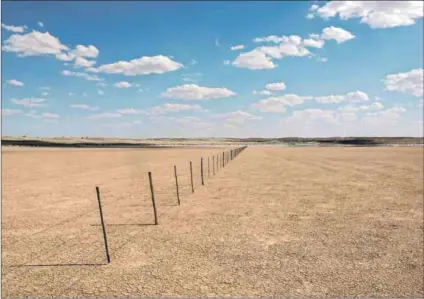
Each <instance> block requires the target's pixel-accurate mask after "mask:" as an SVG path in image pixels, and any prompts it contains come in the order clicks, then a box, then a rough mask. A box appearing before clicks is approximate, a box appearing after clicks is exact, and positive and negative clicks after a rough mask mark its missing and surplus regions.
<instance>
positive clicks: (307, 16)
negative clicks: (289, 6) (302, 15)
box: [306, 13, 315, 20]
mask: <svg viewBox="0 0 424 299" xmlns="http://www.w3.org/2000/svg"><path fill="white" fill-rule="evenodd" d="M314 17H315V15H314V14H313V13H308V14H307V15H306V18H307V19H308V20H311V19H313V18H314Z"/></svg>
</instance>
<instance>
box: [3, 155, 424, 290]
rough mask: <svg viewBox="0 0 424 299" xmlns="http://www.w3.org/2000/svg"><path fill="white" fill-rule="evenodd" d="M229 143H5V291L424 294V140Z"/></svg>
mask: <svg viewBox="0 0 424 299" xmlns="http://www.w3.org/2000/svg"><path fill="white" fill-rule="evenodd" d="M219 151H220V150H218V149H216V148H213V149H207V148H203V149H159V150H158V149H41V148H39V149H24V148H7V149H3V165H2V168H3V169H2V170H3V171H2V174H3V177H2V184H3V185H2V190H3V192H2V193H3V202H2V204H3V206H2V207H3V209H2V216H3V217H2V235H3V244H2V261H3V267H2V275H3V276H2V293H3V297H143V296H150V297H152V296H153V297H161V296H167V297H171V296H172V297H206V296H207V297H422V296H423V275H424V273H423V149H422V148H281V147H280V148H279V147H249V148H247V149H246V150H245V151H244V152H243V153H242V154H241V155H240V156H238V157H237V158H236V159H235V160H233V161H232V162H231V163H230V164H229V165H228V166H226V167H225V168H223V169H220V171H219V172H218V173H217V175H215V176H212V177H211V178H210V179H208V178H207V175H206V178H205V181H206V182H205V186H200V176H199V160H200V156H201V155H203V157H204V158H206V159H205V165H206V167H205V168H206V170H207V162H206V161H207V157H208V156H210V157H211V156H212V154H216V153H218V152H219ZM190 159H192V161H193V162H194V173H195V176H194V179H195V188H196V190H195V193H194V194H193V195H192V194H191V190H190V187H189V172H188V169H189V166H188V161H189V160H190ZM174 164H175V165H177V167H178V172H179V180H180V185H181V189H180V191H181V206H176V195H175V188H174V185H173V184H174V178H173V165H174ZM149 170H151V171H152V172H153V180H154V184H155V188H156V196H157V201H158V212H159V225H158V226H153V225H148V224H150V223H152V220H153V219H152V213H151V206H150V193H149V192H150V191H149V189H148V180H147V171H149ZM96 184H97V185H99V186H100V190H101V194H102V200H103V206H104V214H105V219H106V223H107V231H108V239H109V246H110V252H111V259H112V262H111V264H109V265H104V262H105V256H104V249H103V239H102V234H101V228H100V226H99V214H98V209H97V201H96V197H95V189H94V187H95V185H96Z"/></svg>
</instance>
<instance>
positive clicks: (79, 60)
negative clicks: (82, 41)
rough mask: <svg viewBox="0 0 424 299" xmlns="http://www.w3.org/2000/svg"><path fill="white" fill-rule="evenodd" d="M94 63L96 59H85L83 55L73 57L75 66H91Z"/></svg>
mask: <svg viewBox="0 0 424 299" xmlns="http://www.w3.org/2000/svg"><path fill="white" fill-rule="evenodd" d="M95 64H96V61H94V60H87V59H85V58H83V57H77V58H76V59H75V66H77V67H92V66H93V65H95Z"/></svg>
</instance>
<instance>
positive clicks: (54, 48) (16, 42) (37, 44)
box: [2, 31, 69, 57]
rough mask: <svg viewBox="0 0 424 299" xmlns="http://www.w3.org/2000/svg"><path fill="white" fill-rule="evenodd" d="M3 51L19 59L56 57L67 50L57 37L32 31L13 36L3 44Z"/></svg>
mask: <svg viewBox="0 0 424 299" xmlns="http://www.w3.org/2000/svg"><path fill="white" fill-rule="evenodd" d="M2 49H3V51H6V52H14V53H17V55H18V56H19V57H25V56H41V55H58V54H60V53H61V52H62V51H66V50H69V48H68V47H67V46H65V45H63V44H62V43H61V42H60V40H59V39H58V38H57V37H54V36H53V35H51V34H50V33H48V32H45V33H41V32H38V31H32V32H30V33H27V34H23V35H20V34H13V35H11V36H10V37H9V38H8V39H6V40H5V41H4V43H3V47H2Z"/></svg>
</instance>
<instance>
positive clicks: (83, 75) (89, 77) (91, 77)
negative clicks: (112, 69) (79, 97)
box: [62, 70, 103, 81]
mask: <svg viewBox="0 0 424 299" xmlns="http://www.w3.org/2000/svg"><path fill="white" fill-rule="evenodd" d="M62 75H64V76H74V77H81V78H84V79H85V80H88V81H102V80H103V79H101V78H99V77H97V76H96V75H89V74H87V73H82V72H72V71H68V70H63V71H62Z"/></svg>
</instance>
